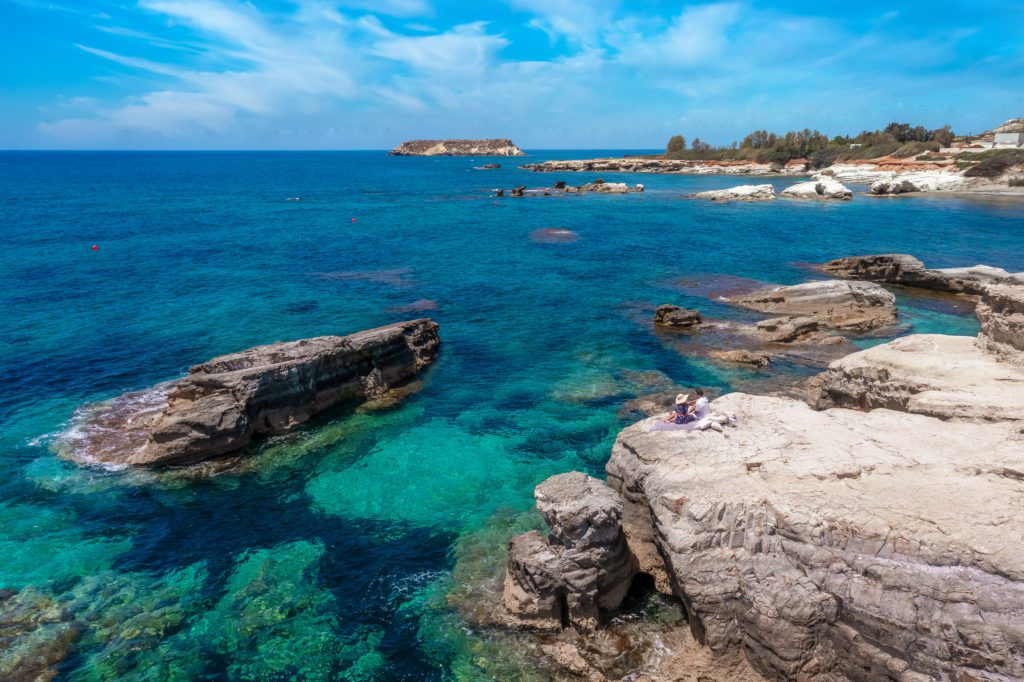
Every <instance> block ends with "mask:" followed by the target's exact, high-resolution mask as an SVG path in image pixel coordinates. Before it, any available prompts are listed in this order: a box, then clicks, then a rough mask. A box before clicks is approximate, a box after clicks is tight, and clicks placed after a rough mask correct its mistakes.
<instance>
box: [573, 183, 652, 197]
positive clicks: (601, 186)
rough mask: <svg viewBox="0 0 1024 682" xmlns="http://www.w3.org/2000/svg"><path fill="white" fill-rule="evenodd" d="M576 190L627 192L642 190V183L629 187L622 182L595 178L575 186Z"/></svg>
mask: <svg viewBox="0 0 1024 682" xmlns="http://www.w3.org/2000/svg"><path fill="white" fill-rule="evenodd" d="M576 191H577V192H602V193H605V194H627V193H629V192H643V191H644V186H643V185H636V186H634V187H630V186H629V185H627V184H626V183H624V182H605V181H604V180H597V181H595V182H590V183H587V184H585V185H580V186H579V187H577V188H576Z"/></svg>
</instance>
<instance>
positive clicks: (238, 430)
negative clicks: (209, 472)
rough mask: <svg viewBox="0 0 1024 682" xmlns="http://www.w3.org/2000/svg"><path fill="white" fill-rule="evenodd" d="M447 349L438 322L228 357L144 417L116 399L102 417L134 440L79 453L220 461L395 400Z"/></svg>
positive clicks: (172, 388)
mask: <svg viewBox="0 0 1024 682" xmlns="http://www.w3.org/2000/svg"><path fill="white" fill-rule="evenodd" d="M439 346H440V338H439V337H438V326H437V324H436V323H435V322H433V321H432V320H429V319H426V318H423V319H419V320H414V321H411V322H403V323H398V324H393V325H388V326H386V327H378V328H376V329H371V330H368V331H363V332H359V333H356V334H351V335H349V336H321V337H317V338H312V339H301V340H299V341H291V342H288V343H277V344H273V345H269V346H257V347H255V348H250V349H248V350H245V351H242V352H241V353H234V354H232V355H224V356H221V357H218V358H214V359H213V360H210V361H208V362H204V363H202V364H199V365H196V366H194V367H192V368H191V369H190V370H189V374H188V376H187V377H185V378H184V379H181V380H179V381H175V382H171V383H169V384H168V385H167V386H166V393H165V394H163V401H162V403H160V404H156V405H149V406H147V408H146V409H147V410H148V412H147V413H146V415H145V416H144V419H142V420H139V419H138V417H139V416H140V415H139V414H138V413H135V412H133V411H132V410H131V409H121V408H120V407H119V406H120V403H119V402H118V400H115V401H114V402H113V403H112V409H115V410H117V411H116V412H115V413H109V411H108V413H100V414H98V415H96V416H95V417H94V419H95V420H98V421H102V422H103V423H104V424H105V426H106V427H107V428H106V429H105V430H106V431H107V432H110V431H115V432H116V431H121V432H123V433H125V434H127V437H126V440H125V441H124V442H122V443H118V447H113V448H112V447H105V445H104V444H103V443H98V442H97V443H90V442H88V441H86V442H83V443H80V444H79V446H78V448H76V450H77V451H76V452H72V453H71V456H72V457H76V458H80V459H85V460H87V461H100V462H103V463H108V464H117V465H129V466H167V465H179V464H191V463H195V462H199V461H203V460H207V459H211V458H215V457H219V456H221V455H225V454H228V453H231V452H233V451H235V450H238V449H239V448H242V447H244V446H246V445H247V444H249V443H250V442H251V441H252V439H253V438H255V437H257V436H260V435H266V434H273V433H281V432H283V431H287V430H288V429H290V428H291V427H293V426H295V425H296V424H300V423H302V422H304V421H306V420H308V419H309V418H310V417H312V416H313V415H315V414H317V413H319V412H322V411H323V410H325V409H327V408H329V407H331V406H333V405H335V404H338V403H342V402H346V401H358V400H366V399H369V398H376V397H379V396H382V395H384V394H386V393H387V392H388V391H390V390H392V389H394V388H396V387H398V386H400V385H402V384H404V383H406V382H407V381H408V380H409V379H411V378H412V377H413V376H414V375H415V374H416V373H417V372H418V371H420V370H421V369H423V368H424V367H426V366H427V365H428V364H430V363H431V362H432V361H433V359H434V357H435V356H436V355H437V352H438V349H439ZM107 422H109V423H107ZM96 437H97V438H98V439H99V438H102V437H103V432H102V431H98V432H97V436H96Z"/></svg>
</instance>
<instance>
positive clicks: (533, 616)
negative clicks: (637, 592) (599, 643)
mask: <svg viewBox="0 0 1024 682" xmlns="http://www.w3.org/2000/svg"><path fill="white" fill-rule="evenodd" d="M534 497H536V499H537V510H538V511H539V512H540V513H541V515H542V516H543V517H544V520H545V521H546V522H547V524H548V528H549V529H550V530H551V534H550V535H549V536H548V537H547V538H545V537H543V536H542V535H541V534H540V533H538V532H537V531H531V532H529V533H524V534H523V535H518V536H516V537H514V538H512V540H511V541H510V542H509V560H508V570H507V573H506V577H505V587H504V592H503V604H504V607H505V612H506V614H507V621H508V623H509V624H513V625H519V626H525V627H531V628H535V629H540V630H558V629H561V628H565V627H569V626H570V625H571V626H574V627H576V628H578V629H580V630H583V631H588V630H592V629H594V628H595V627H597V626H598V624H599V623H600V622H601V620H602V619H603V618H604V617H605V616H607V615H608V614H611V613H613V612H614V611H615V609H617V608H618V607H619V605H620V604H621V603H622V600H623V599H624V598H625V596H626V593H627V592H628V591H629V586H630V582H631V581H632V579H633V576H634V575H635V574H636V572H637V563H636V559H635V558H634V557H633V555H632V553H631V552H630V551H629V547H628V545H627V543H626V536H625V534H624V533H623V531H622V500H621V499H620V498H619V496H618V495H616V494H615V492H614V491H613V490H612V489H611V488H609V487H608V486H607V485H605V484H604V483H602V482H601V481H598V480H597V479H595V478H591V477H590V476H587V475H586V474H582V473H579V472H571V473H567V474H559V475H558V476H552V477H551V478H549V479H547V480H546V481H544V482H543V483H541V484H540V485H539V486H537V488H536V490H535V491H534Z"/></svg>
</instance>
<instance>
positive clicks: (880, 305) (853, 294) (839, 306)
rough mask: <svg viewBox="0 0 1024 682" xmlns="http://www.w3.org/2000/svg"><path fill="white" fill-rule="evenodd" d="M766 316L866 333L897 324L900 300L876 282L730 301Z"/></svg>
mask: <svg viewBox="0 0 1024 682" xmlns="http://www.w3.org/2000/svg"><path fill="white" fill-rule="evenodd" d="M729 302H730V303H733V304H735V305H739V306H742V307H744V308H750V309H751V310H758V311H761V312H764V313H775V314H782V315H797V316H801V317H809V318H812V319H814V320H816V321H817V322H818V323H819V324H820V325H821V326H824V327H831V328H833V329H841V330H845V331H852V332H864V331H868V330H870V329H874V328H875V327H880V326H882V325H886V324H892V323H893V322H895V321H896V297H895V296H894V295H893V294H892V293H891V292H889V291H887V290H885V289H884V288H882V287H881V286H879V285H878V284H874V283H872V282H856V281H853V282H851V281H836V280H827V281H821V282H806V283H804V284H797V285H794V286H786V287H783V286H780V287H769V288H765V289H759V290H758V291H754V292H752V293H750V294H745V295H742V296H736V297H733V298H730V299H729Z"/></svg>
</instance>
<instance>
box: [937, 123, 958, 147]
mask: <svg viewBox="0 0 1024 682" xmlns="http://www.w3.org/2000/svg"><path fill="white" fill-rule="evenodd" d="M955 138H956V135H954V134H953V128H952V127H950V126H949V125H944V126H942V127H941V128H936V129H935V130H933V131H932V139H933V140H935V141H936V142H938V143H939V144H941V145H942V146H943V147H948V146H949V145H951V144H953V140H954V139H955Z"/></svg>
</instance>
